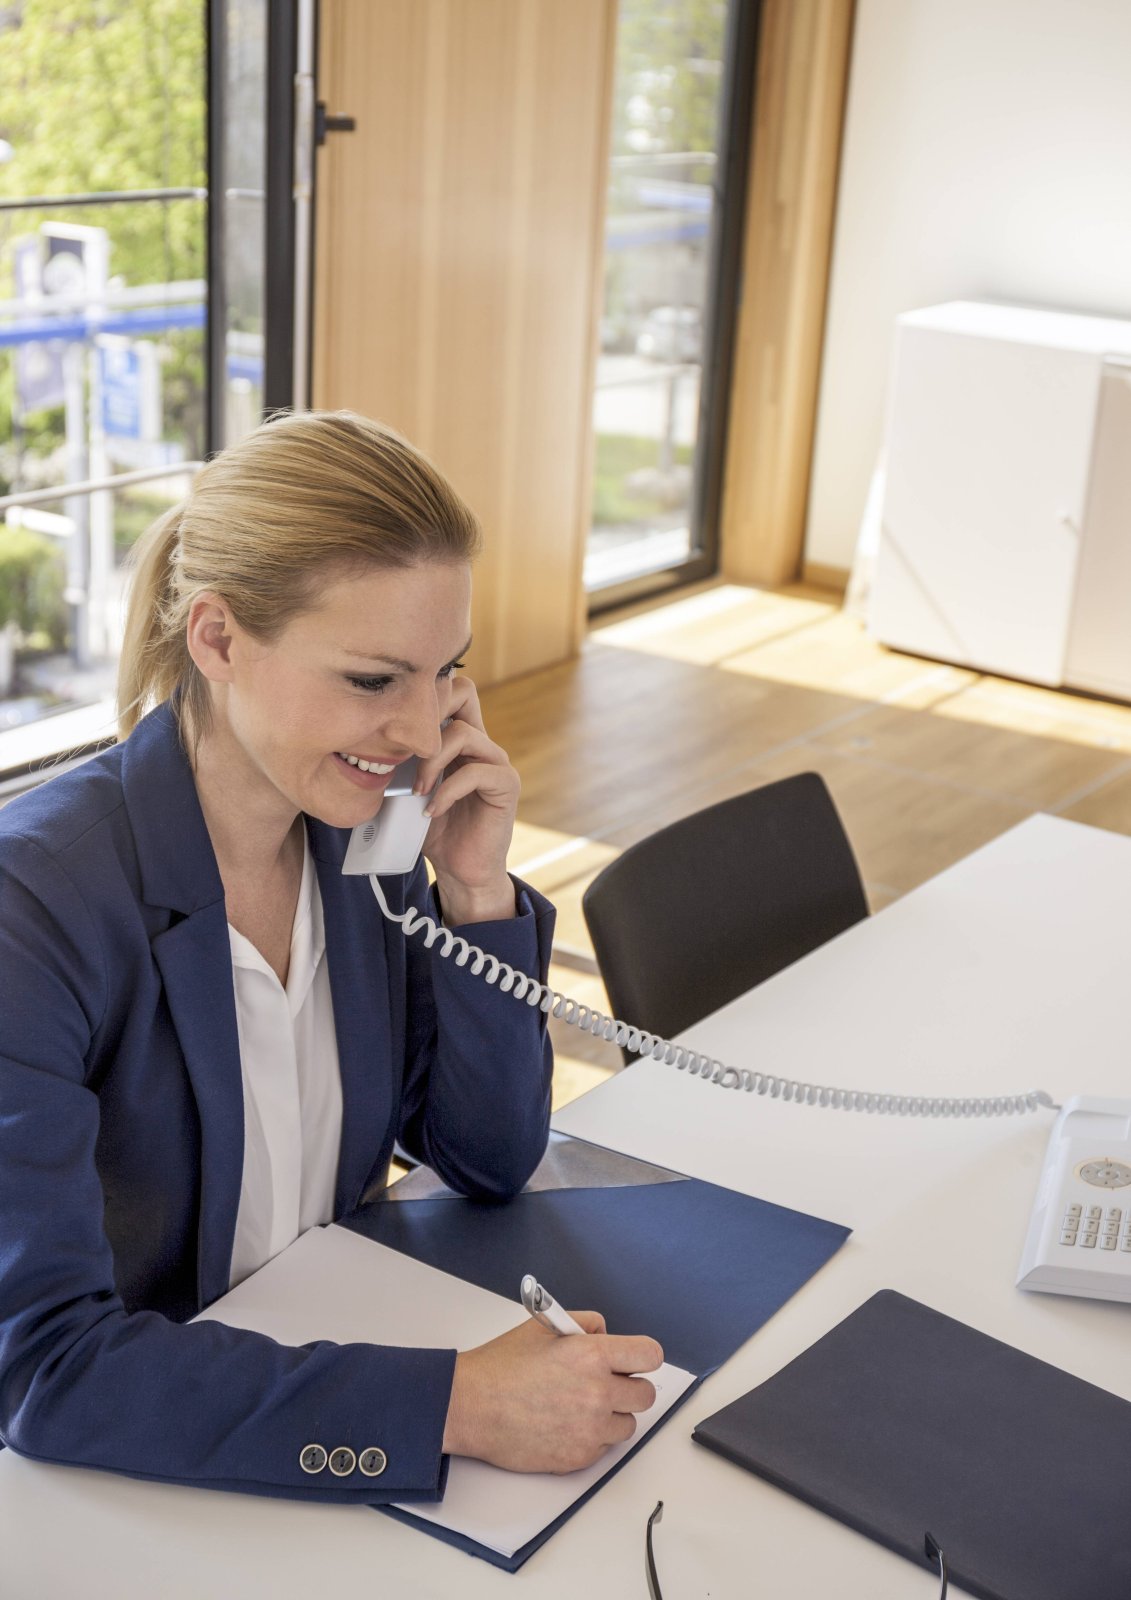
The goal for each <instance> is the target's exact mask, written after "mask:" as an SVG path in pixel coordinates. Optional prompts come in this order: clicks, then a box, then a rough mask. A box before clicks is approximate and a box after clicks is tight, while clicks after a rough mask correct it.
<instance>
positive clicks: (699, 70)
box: [612, 0, 727, 156]
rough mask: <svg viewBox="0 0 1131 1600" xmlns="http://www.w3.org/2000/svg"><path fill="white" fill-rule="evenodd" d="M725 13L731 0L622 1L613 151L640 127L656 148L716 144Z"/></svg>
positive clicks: (627, 146)
mask: <svg viewBox="0 0 1131 1600" xmlns="http://www.w3.org/2000/svg"><path fill="white" fill-rule="evenodd" d="M726 18H727V0H620V9H619V13H618V20H617V54H616V80H617V81H616V98H615V103H614V107H613V140H612V148H613V154H614V155H618V156H630V155H635V154H639V153H640V148H639V144H638V142H637V140H638V138H639V135H640V134H641V133H643V134H645V135H646V136H647V139H648V149H649V150H651V151H654V152H662V151H684V150H686V151H691V150H696V151H706V150H714V148H715V144H716V140H717V138H718V129H717V122H718V113H719V90H720V85H721V81H722V59H723V49H724V43H725V38H726ZM634 112H635V113H636V115H634V114H633V113H634Z"/></svg>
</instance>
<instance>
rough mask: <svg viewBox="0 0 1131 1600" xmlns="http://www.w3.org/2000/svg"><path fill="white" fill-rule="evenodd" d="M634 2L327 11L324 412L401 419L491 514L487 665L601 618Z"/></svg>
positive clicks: (483, 656) (497, 0)
mask: <svg viewBox="0 0 1131 1600" xmlns="http://www.w3.org/2000/svg"><path fill="white" fill-rule="evenodd" d="M614 26H615V0H322V9H321V41H320V65H319V93H320V96H321V98H322V99H323V100H324V101H325V102H326V103H327V107H328V109H329V110H330V111H331V112H335V113H340V114H348V115H351V116H353V117H355V118H356V120H357V129H356V132H354V133H351V134H342V135H333V136H331V138H330V140H329V142H328V143H327V144H326V145H325V146H324V148H323V149H322V151H321V152H320V153H319V157H318V160H319V169H318V218H317V238H316V260H315V285H316V287H315V319H314V356H313V400H314V404H315V405H316V406H319V407H342V406H348V407H350V408H352V409H355V410H358V411H361V412H364V413H365V414H367V415H369V416H372V417H376V418H379V419H380V420H381V421H384V422H388V423H390V424H391V425H392V426H394V427H396V428H398V429H399V430H400V431H401V432H403V433H404V434H406V435H407V437H408V438H410V439H411V440H412V441H413V443H415V444H417V445H418V446H420V448H421V449H423V450H424V451H426V452H427V454H428V455H430V456H431V457H432V459H433V460H434V461H435V462H436V463H437V464H438V465H439V466H440V467H441V468H442V470H443V471H444V472H445V473H446V474H447V475H448V476H449V477H450V478H451V480H452V482H453V483H454V484H455V486H456V488H457V489H458V490H459V491H460V492H461V493H462V494H463V495H464V496H465V498H466V499H467V500H468V501H469V503H470V504H471V505H472V506H473V507H474V509H475V510H476V512H477V513H478V515H479V516H480V518H481V519H482V521H483V524H484V527H485V531H486V535H487V549H486V553H485V555H484V556H483V558H482V560H481V562H480V565H479V570H478V573H477V579H476V594H475V605H474V627H475V636H476V644H475V649H474V652H473V659H472V663H471V666H472V670H473V671H474V672H475V674H476V676H477V678H478V679H479V681H481V682H482V683H490V682H494V681H497V680H498V679H501V678H504V677H511V676H514V675H515V674H517V673H521V672H526V671H529V670H531V669H532V668H535V667H539V666H544V665H547V664H549V663H550V662H553V661H556V660H560V659H562V658H563V657H565V656H567V655H569V654H570V653H572V652H573V651H574V650H575V649H576V648H577V646H578V644H579V641H580V637H581V632H582V628H583V626H584V596H583V591H582V559H583V555H584V545H585V538H586V533H587V530H588V521H589V497H590V473H591V466H590V451H591V444H590V440H591V431H592V430H591V426H590V409H591V400H592V387H593V367H594V361H595V356H596V345H597V326H598V322H599V316H600V300H599V296H600V267H601V251H602V239H603V226H604V195H605V182H606V156H607V141H608V120H609V107H610V104H611V76H612V45H613V37H614Z"/></svg>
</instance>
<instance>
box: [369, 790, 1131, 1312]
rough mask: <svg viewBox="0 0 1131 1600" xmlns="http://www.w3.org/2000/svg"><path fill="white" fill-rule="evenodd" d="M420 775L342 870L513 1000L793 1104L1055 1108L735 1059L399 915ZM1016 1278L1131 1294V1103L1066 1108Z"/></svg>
mask: <svg viewBox="0 0 1131 1600" xmlns="http://www.w3.org/2000/svg"><path fill="white" fill-rule="evenodd" d="M415 778H416V761H415V759H413V760H409V761H406V762H405V763H404V764H403V766H402V767H401V768H400V769H399V770H398V772H397V774H396V777H395V778H394V780H393V782H392V783H391V784H390V785H389V787H388V788H387V789H386V791H385V796H384V799H383V801H382V804H381V809H380V811H378V813H377V815H376V816H375V817H374V818H373V819H372V821H370V822H367V823H363V824H362V825H361V826H360V827H358V828H355V829H354V830H353V833H352V835H351V837H350V842H349V847H348V849H347V851H346V856H345V861H344V862H343V865H342V871H343V872H345V873H349V874H356V875H359V876H361V875H364V876H367V877H368V878H369V882H370V885H371V887H372V889H373V893H374V894H375V895H376V897H377V902H378V904H379V905H380V907H381V910H382V911H383V912H384V914H385V916H386V917H388V918H389V920H390V921H391V922H399V923H400V925H401V930H402V932H403V933H404V935H405V937H406V938H409V937H411V936H412V935H413V934H414V933H422V934H423V936H424V942H425V944H426V945H427V946H428V947H429V948H431V947H432V946H433V945H435V944H437V943H438V944H439V945H440V954H441V956H445V957H450V958H451V959H453V960H454V961H455V962H456V964H457V965H458V966H461V967H462V966H466V965H468V963H470V965H471V970H472V972H473V973H475V974H476V975H477V976H478V975H482V977H483V980H484V982H485V983H490V984H495V985H496V986H497V987H498V988H499V989H501V990H502V992H503V993H504V994H509V995H511V996H512V998H513V999H515V1000H518V1001H521V1002H523V1003H524V1004H526V1005H528V1006H532V1007H533V1006H537V1007H538V1008H539V1009H540V1010H541V1011H543V1012H546V1013H548V1014H549V1015H551V1016H553V1017H555V1018H559V1019H560V1020H561V1021H563V1022H566V1023H570V1024H572V1025H573V1026H574V1027H577V1028H583V1029H584V1030H585V1031H586V1032H587V1033H591V1034H593V1035H595V1036H596V1037H598V1038H602V1039H606V1040H608V1041H609V1042H610V1043H611V1044H615V1045H618V1046H621V1047H627V1048H628V1049H629V1050H634V1051H635V1052H636V1053H637V1054H638V1055H640V1056H644V1057H651V1059H652V1060H654V1061H663V1062H665V1063H667V1064H668V1065H670V1066H674V1067H677V1068H679V1069H680V1070H681V1071H685V1072H689V1073H690V1074H691V1075H692V1077H700V1078H705V1079H707V1080H708V1081H709V1082H710V1083H713V1084H716V1085H718V1086H719V1087H720V1088H723V1089H744V1090H746V1092H747V1093H748V1094H760V1095H769V1096H770V1097H771V1098H772V1099H780V1100H785V1101H793V1102H794V1103H796V1104H801V1105H816V1106H828V1107H831V1108H833V1109H839V1110H845V1111H869V1112H873V1113H878V1114H886V1115H895V1116H912V1117H994V1116H1004V1115H1009V1114H1012V1113H1014V1112H1024V1111H1036V1110H1037V1109H1038V1108H1041V1107H1046V1108H1049V1109H1053V1110H1055V1109H1058V1108H1057V1107H1056V1105H1055V1102H1054V1101H1053V1099H1052V1097H1051V1096H1050V1095H1048V1094H1046V1093H1045V1091H1044V1090H1043V1089H1032V1090H1029V1091H1028V1092H1027V1093H1024V1094H1012V1095H1001V1096H970V1097H961V1098H952V1097H948V1096H927V1095H898V1094H883V1093H870V1092H868V1091H866V1090H862V1089H834V1088H829V1087H826V1086H825V1085H822V1084H814V1083H801V1082H798V1081H797V1080H795V1079H792V1078H779V1077H775V1076H774V1075H773V1074H772V1073H767V1072H760V1071H754V1070H752V1069H750V1068H747V1067H742V1068H739V1067H732V1066H727V1065H725V1064H724V1063H723V1062H721V1061H716V1060H715V1059H713V1058H712V1057H710V1056H706V1055H702V1054H700V1053H699V1052H697V1051H695V1050H691V1049H689V1048H688V1047H687V1046H685V1045H677V1044H673V1043H671V1041H670V1040H667V1039H661V1038H659V1037H658V1036H657V1035H655V1034H651V1033H648V1032H646V1031H645V1030H644V1029H642V1028H636V1027H633V1026H632V1025H630V1024H629V1023H627V1022H621V1021H619V1020H618V1019H617V1018H615V1017H610V1016H606V1015H605V1013H604V1012H602V1011H598V1010H596V1009H595V1008H593V1007H591V1006H585V1005H582V1004H581V1003H580V1002H579V1001H577V1000H571V999H569V997H568V996H566V995H563V994H560V993H559V992H558V991H557V990H556V989H551V988H549V987H548V986H547V985H546V984H543V983H539V982H538V980H537V979H535V978H532V977H530V975H529V974H527V973H525V972H516V971H515V970H514V968H513V967H510V966H508V965H507V963H506V962H505V961H500V960H499V959H498V958H497V957H496V956H493V955H490V954H488V952H486V951H485V950H480V949H479V947H478V946H477V945H473V944H471V943H470V942H469V941H468V940H466V939H464V938H461V937H460V936H459V935H458V934H455V933H453V932H452V931H451V929H449V928H444V927H441V926H439V925H438V924H437V923H436V922H435V921H434V920H433V919H432V918H431V917H429V916H426V915H424V914H423V913H422V912H420V911H418V910H417V908H416V907H415V906H409V907H408V908H407V910H405V911H404V912H401V913H398V912H395V911H393V910H391V909H390V907H389V904H388V902H387V901H386V899H385V896H384V893H383V892H382V889H381V885H380V883H379V881H378V879H379V877H380V876H382V875H388V874H404V873H409V872H411V871H412V870H413V868H414V867H415V866H416V863H417V860H418V858H419V856H420V851H421V848H422V846H423V844H424V839H425V835H426V834H427V832H428V824H429V819H428V818H427V817H426V816H425V815H424V807H425V806H426V805H427V804H428V798H429V797H428V796H427V795H417V794H413V792H412V786H413V783H414V781H415ZM1017 1281H1018V1283H1019V1284H1020V1285H1021V1286H1022V1287H1024V1288H1028V1289H1046V1290H1050V1291H1052V1292H1054V1293H1061V1294H1080V1295H1086V1296H1089V1297H1092V1298H1100V1299H1116V1300H1131V1100H1099V1099H1088V1098H1085V1097H1083V1096H1078V1097H1076V1098H1075V1099H1073V1100H1070V1101H1069V1103H1068V1104H1067V1105H1066V1106H1065V1107H1064V1109H1063V1110H1062V1111H1061V1112H1060V1116H1059V1117H1058V1119H1057V1122H1056V1125H1055V1126H1054V1128H1053V1131H1052V1135H1051V1137H1050V1139H1049V1146H1048V1152H1047V1155H1046V1157H1045V1167H1044V1172H1043V1175H1042V1180H1041V1184H1040V1188H1039V1191H1038V1194H1037V1199H1036V1202H1035V1204H1034V1208H1033V1214H1032V1220H1031V1223H1030V1228H1029V1236H1028V1239H1027V1240H1026V1244H1025V1252H1024V1255H1023V1257H1022V1262H1021V1269H1020V1274H1019V1276H1018V1280H1017Z"/></svg>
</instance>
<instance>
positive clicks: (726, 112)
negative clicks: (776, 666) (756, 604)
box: [585, 0, 758, 610]
mask: <svg viewBox="0 0 1131 1600" xmlns="http://www.w3.org/2000/svg"><path fill="white" fill-rule="evenodd" d="M757 12H758V7H757V4H756V0H659V3H658V0H620V4H619V11H618V23H617V44H616V67H615V81H614V91H613V95H614V106H613V131H612V141H611V157H610V166H609V176H608V183H609V188H608V206H607V221H606V228H605V291H604V309H603V315H602V318H601V329H600V351H599V355H598V360H597V377H596V386H595V392H594V396H593V427H594V433H595V441H594V443H595V449H594V485H593V507H592V523H591V528H590V534H589V540H588V545H587V551H586V560H585V584H586V588H587V590H588V592H589V598H590V605H591V608H592V609H594V610H595V609H598V608H600V607H603V606H608V605H613V604H617V603H619V602H620V601H622V600H624V599H627V598H630V597H632V596H635V595H638V594H641V593H646V592H648V590H650V589H653V588H661V587H666V586H669V585H671V584H674V583H678V582H688V581H691V580H692V579H694V578H698V577H703V576H706V575H707V574H708V573H709V572H710V571H712V570H713V568H714V565H715V533H716V524H717V519H718V502H719V497H720V490H721V473H722V460H723V446H724V443H725V440H724V437H723V435H724V432H725V424H726V395H727V389H728V386H729V377H730V343H731V337H732V332H733V325H734V317H735V310H736V301H737V282H738V263H739V252H740V246H741V232H742V210H743V201H744V192H745V177H746V155H747V148H748V143H749V127H750V118H751V109H752V97H753V77H754V63H755V45H756V34H757Z"/></svg>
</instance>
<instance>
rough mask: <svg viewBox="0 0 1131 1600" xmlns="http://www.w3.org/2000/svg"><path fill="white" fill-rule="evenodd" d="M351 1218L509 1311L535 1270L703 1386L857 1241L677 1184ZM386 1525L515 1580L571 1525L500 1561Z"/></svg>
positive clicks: (413, 1205)
mask: <svg viewBox="0 0 1131 1600" xmlns="http://www.w3.org/2000/svg"><path fill="white" fill-rule="evenodd" d="M602 1154H603V1153H602ZM613 1159H614V1160H616V1161H618V1162H620V1163H622V1164H625V1163H626V1158H624V1157H615V1156H614V1157H613ZM627 1165H629V1166H631V1165H633V1164H632V1163H627ZM644 1170H645V1171H650V1170H651V1171H655V1170H656V1169H644ZM673 1179H674V1181H672V1180H673ZM343 1220H344V1225H345V1226H346V1227H349V1228H352V1229H353V1230H354V1231H355V1232H358V1233H361V1234H364V1235H365V1237H366V1238H369V1239H375V1240H376V1241H377V1242H378V1243H380V1244H383V1245H387V1246H389V1247H390V1248H391V1249H394V1250H399V1251H401V1252H402V1253H404V1254H405V1255H409V1256H412V1257H413V1258H414V1259H416V1260H418V1261H423V1262H426V1263H427V1264H428V1265H429V1266H433V1267H437V1268H439V1269H440V1270H441V1271H443V1272H448V1273H451V1274H452V1276H453V1277H457V1278H462V1279H463V1280H465V1281H466V1282H469V1283H475V1284H478V1285H479V1286H480V1287H481V1288H484V1289H490V1290H492V1291H493V1292H494V1293H496V1294H499V1295H502V1296H504V1297H505V1298H507V1299H510V1300H517V1299H518V1288H519V1283H520V1282H521V1279H522V1277H523V1275H524V1274H525V1273H527V1272H532V1273H533V1274H534V1275H535V1277H537V1278H539V1279H540V1280H541V1281H543V1282H544V1283H545V1284H546V1287H547V1288H548V1289H549V1290H550V1292H551V1293H552V1294H553V1295H554V1297H555V1299H556V1300H557V1301H558V1302H559V1304H561V1305H564V1306H568V1307H571V1308H573V1309H576V1310H582V1309H584V1310H595V1311H600V1312H602V1313H603V1315H604V1317H605V1321H606V1324H607V1326H608V1329H609V1332H610V1333H646V1334H649V1335H650V1336H651V1337H652V1338H655V1339H658V1340H659V1342H660V1344H661V1345H662V1346H663V1349H664V1356H665V1359H666V1360H668V1361H669V1362H671V1363H672V1364H673V1365H674V1366H678V1367H683V1368H684V1369H685V1370H686V1371H688V1372H692V1373H695V1374H696V1376H697V1377H698V1378H699V1379H700V1380H702V1379H703V1378H705V1377H706V1376H707V1375H708V1374H709V1373H711V1372H713V1371H714V1370H715V1368H716V1367H718V1366H719V1365H720V1364H721V1363H722V1362H723V1361H725V1360H726V1359H727V1357H728V1356H729V1355H732V1354H733V1353H734V1351H735V1350H737V1349H738V1347H739V1346H740V1345H742V1344H744V1343H745V1342H746V1340H747V1339H748V1338H750V1336H751V1334H753V1333H755V1332H756V1331H757V1329H759V1328H760V1327H761V1326H762V1324H763V1323H764V1322H766V1321H768V1319H769V1318H770V1317H772V1316H773V1314H774V1312H775V1311H777V1310H778V1308H779V1307H780V1306H783V1305H784V1304H785V1302H786V1301H787V1300H788V1299H789V1298H790V1297H791V1296H792V1295H793V1294H795V1293H796V1292H797V1290H798V1289H800V1288H801V1286H802V1284H804V1283H805V1282H806V1281H807V1280H808V1279H809V1278H811V1277H812V1276H813V1274H814V1273H815V1272H816V1271H817V1270H818V1269H819V1268H820V1267H822V1266H823V1265H824V1264H825V1262H826V1261H828V1260H829V1258H830V1257H831V1256H833V1255H834V1254H835V1253H836V1251H837V1250H839V1249H840V1247H841V1245H842V1244H843V1243H844V1241H845V1239H846V1238H847V1237H848V1234H849V1232H850V1230H849V1229H848V1228H845V1227H842V1226H840V1225H839V1224H838V1223H833V1222H825V1221H822V1220H821V1219H820V1218H818V1217H811V1216H808V1215H806V1214H805V1213H804V1212H800V1211H790V1210H788V1209H786V1208H785V1207H783V1206H776V1205H772V1204H770V1203H769V1202H768V1201H765V1200H756V1199H752V1198H751V1197H750V1196H748V1195H741V1194H736V1193H735V1192H734V1191H733V1190H731V1189H723V1188H719V1187H718V1186H717V1185H716V1184H711V1183H703V1182H701V1181H699V1180H698V1179H695V1178H684V1177H683V1176H682V1175H678V1174H671V1173H666V1174H663V1178H662V1181H655V1182H651V1181H640V1180H639V1179H635V1180H633V1181H629V1182H623V1183H621V1182H618V1183H615V1184H612V1185H608V1186H603V1187H584V1188H568V1189H561V1188H557V1189H548V1190H547V1189H543V1190H540V1191H539V1190H536V1191H534V1192H528V1193H523V1194H520V1195H518V1196H517V1197H516V1198H515V1199H513V1200H510V1201H507V1202H505V1203H503V1204H488V1203H482V1202H475V1201H471V1200H464V1199H459V1198H456V1197H454V1196H452V1195H450V1193H448V1192H447V1191H445V1192H444V1193H443V1194H439V1195H436V1196H435V1197H433V1198H428V1199H420V1200H399V1201H395V1202H394V1201H392V1200H378V1201H375V1202H373V1203H371V1204H369V1205H367V1206H363V1207H361V1208H360V1209H359V1210H358V1211H356V1212H354V1213H353V1214H352V1215H351V1216H349V1217H347V1218H345V1219H343ZM691 1392H692V1390H688V1393H689V1394H690V1393H691ZM685 1398H686V1396H685ZM675 1409H676V1408H673V1412H674V1410H675ZM671 1414H672V1413H669V1415H671ZM665 1420H666V1419H665ZM647 1437H648V1436H645V1438H644V1439H642V1440H641V1441H640V1443H641V1444H644V1443H646V1442H647ZM637 1448H639V1446H638V1447H637ZM633 1453H634V1452H629V1454H628V1455H626V1456H624V1457H623V1458H622V1460H621V1461H620V1462H619V1463H618V1466H621V1465H623V1464H624V1461H627V1460H629V1459H631V1455H632V1454H633ZM612 1470H613V1471H615V1470H617V1468H615V1467H614V1468H613V1469H612ZM610 1475H611V1474H610ZM601 1481H602V1482H604V1481H605V1480H604V1479H602V1480H601ZM598 1487H599V1485H598ZM590 1492H591V1493H592V1492H594V1491H590ZM587 1498H588V1495H585V1496H583V1497H580V1498H579V1499H578V1500H577V1501H575V1502H574V1504H573V1506H571V1508H570V1511H569V1512H567V1514H566V1515H567V1516H568V1515H571V1514H572V1512H573V1511H574V1510H576V1509H577V1507H578V1506H579V1505H581V1504H583V1503H584V1500H585V1499H587ZM389 1514H390V1515H393V1516H396V1517H398V1518H399V1519H400V1520H403V1521H406V1522H410V1523H411V1524H412V1525H413V1526H415V1527H418V1528H423V1529H424V1530H425V1531H426V1532H428V1533H432V1534H434V1535H435V1536H437V1537H439V1538H442V1539H445V1540H447V1541H448V1542H449V1543H452V1544H456V1545H458V1546H459V1547H460V1548H462V1549H465V1550H468V1551H470V1552H471V1553H473V1554H475V1555H480V1556H482V1557H484V1559H486V1560H488V1561H491V1562H493V1563H494V1564H495V1565H496V1566H501V1567H505V1568H506V1569H507V1570H508V1571H515V1570H517V1568H518V1567H519V1566H521V1565H522V1563H523V1561H525V1560H526V1559H527V1558H528V1557H529V1556H530V1555H532V1554H533V1552H534V1551H535V1550H536V1549H537V1548H538V1547H539V1546H540V1545H541V1544H543V1543H544V1542H545V1540H546V1539H548V1538H549V1537H550V1535H551V1534H552V1533H553V1532H555V1530H556V1529H557V1527H559V1526H560V1525H561V1522H563V1521H564V1520H565V1517H563V1518H561V1519H559V1521H558V1522H555V1523H553V1524H551V1525H550V1526H549V1527H547V1528H545V1529H544V1530H543V1531H542V1533H541V1534H540V1535H539V1536H538V1537H537V1538H536V1539H534V1540H532V1541H531V1542H530V1543H529V1544H528V1545H525V1546H524V1547H523V1548H522V1549H521V1550H519V1551H517V1552H516V1553H515V1555H514V1556H513V1557H505V1556H501V1555H499V1554H498V1553H497V1552H495V1551H490V1550H487V1549H485V1548H484V1547H483V1546H481V1545H478V1544H476V1543H474V1542H473V1541H471V1540H468V1539H465V1538H463V1537H461V1536H460V1535H456V1534H452V1533H451V1532H449V1530H447V1529H443V1528H437V1527H435V1526H434V1525H433V1524H431V1523H427V1522H423V1521H421V1520H420V1519H418V1518H414V1517H413V1516H412V1515H411V1513H402V1512H399V1511H397V1510H395V1509H394V1510H391V1511H390V1513H389Z"/></svg>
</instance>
